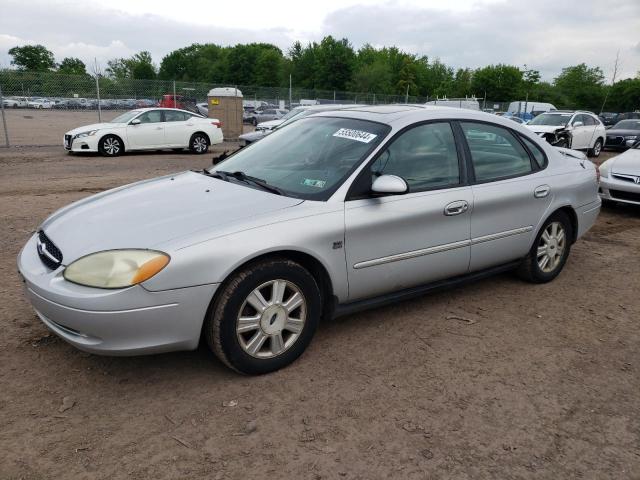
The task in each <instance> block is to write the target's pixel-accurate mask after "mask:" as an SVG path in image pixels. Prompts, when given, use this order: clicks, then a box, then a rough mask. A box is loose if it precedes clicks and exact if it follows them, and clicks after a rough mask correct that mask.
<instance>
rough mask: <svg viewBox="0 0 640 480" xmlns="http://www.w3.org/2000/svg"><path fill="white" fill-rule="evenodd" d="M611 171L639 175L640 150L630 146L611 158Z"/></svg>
mask: <svg viewBox="0 0 640 480" xmlns="http://www.w3.org/2000/svg"><path fill="white" fill-rule="evenodd" d="M611 171H612V172H613V173H622V174H626V175H635V176H640V150H638V149H637V148H632V149H630V150H627V151H626V152H624V153H623V154H622V155H618V156H617V157H615V158H614V159H613V165H611Z"/></svg>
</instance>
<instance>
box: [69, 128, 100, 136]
mask: <svg viewBox="0 0 640 480" xmlns="http://www.w3.org/2000/svg"><path fill="white" fill-rule="evenodd" d="M97 131H98V130H89V131H88V132H81V133H76V134H75V135H74V137H73V138H83V137H92V136H93V135H95V134H96V132H97Z"/></svg>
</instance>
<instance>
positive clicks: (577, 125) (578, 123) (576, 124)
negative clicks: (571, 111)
mask: <svg viewBox="0 0 640 480" xmlns="http://www.w3.org/2000/svg"><path fill="white" fill-rule="evenodd" d="M583 125H584V123H582V122H573V126H574V127H582V126H583Z"/></svg>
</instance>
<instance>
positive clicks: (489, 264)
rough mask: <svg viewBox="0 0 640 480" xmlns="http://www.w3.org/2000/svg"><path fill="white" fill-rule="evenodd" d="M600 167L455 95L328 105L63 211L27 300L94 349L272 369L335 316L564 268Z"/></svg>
mask: <svg viewBox="0 0 640 480" xmlns="http://www.w3.org/2000/svg"><path fill="white" fill-rule="evenodd" d="M597 189H598V186H597V179H596V169H595V167H594V165H593V164H592V163H590V162H589V161H588V160H587V159H586V158H585V156H584V155H583V154H581V153H578V152H573V151H570V150H566V149H556V148H554V147H552V146H550V145H549V144H547V143H546V142H545V141H543V140H541V139H539V138H538V137H537V136H536V135H535V134H534V133H533V132H531V131H530V130H528V129H526V128H524V127H521V126H520V125H518V124H516V123H515V122H512V121H510V120H508V119H506V120H505V119H501V118H499V117H496V116H494V115H489V114H486V113H481V112H474V111H470V110H460V109H449V108H446V107H438V106H430V107H423V106H415V107H414V106H398V105H388V106H375V107H355V108H352V109H343V110H340V111H332V112H322V113H317V114H314V115H311V116H308V117H307V118H304V119H302V120H299V121H297V122H294V123H292V124H291V125H289V126H288V127H287V128H286V129H282V130H278V131H276V132H274V133H273V134H271V135H269V136H268V137H265V138H264V139H263V140H261V141H260V142H256V143H255V144H252V145H250V146H248V147H246V148H244V149H242V150H240V151H239V152H237V153H236V154H234V155H232V156H230V157H228V158H227V159H226V160H224V161H223V162H221V163H219V164H217V165H215V167H213V168H210V169H206V170H203V171H187V172H182V173H178V174H175V175H170V176H166V177H161V178H156V179H151V180H146V181H142V182H138V183H135V184H132V185H127V186H124V187H121V188H117V189H114V190H110V191H106V192H103V193H100V194H98V195H94V196H92V197H89V198H86V199H84V200H80V201H78V202H76V203H74V204H71V205H69V206H67V207H65V208H63V209H61V210H59V211H57V212H56V213H54V214H53V215H51V216H50V217H49V218H48V219H47V220H45V222H44V223H43V224H42V225H41V226H40V227H39V228H38V230H37V231H36V232H35V233H34V235H33V236H32V237H31V238H30V239H29V240H28V241H27V243H26V245H25V247H24V248H23V250H22V251H21V252H20V255H19V258H18V268H19V271H20V273H21V274H22V276H23V277H24V281H25V290H26V295H27V297H28V299H29V301H30V302H31V303H32V305H33V307H34V308H35V310H36V313H37V314H38V316H39V317H40V319H41V320H42V322H44V323H45V325H46V326H47V327H48V328H50V329H51V330H52V331H53V332H55V333H56V334H57V335H59V336H60V337H62V338H63V339H65V340H66V341H67V342H69V343H71V344H72V345H75V346H76V347H78V348H80V349H82V350H86V351H88V352H93V353H99V354H109V355H131V354H142V353H154V352H166V351H172V350H189V349H195V348H196V346H197V345H198V343H199V341H200V339H201V338H204V339H206V342H207V343H208V345H209V347H210V348H211V350H212V351H213V352H214V353H215V354H216V355H217V356H218V358H219V359H220V360H221V361H223V362H224V363H225V364H227V365H228V366H229V367H231V368H233V369H235V370H237V371H239V372H243V373H246V374H260V373H266V372H270V371H273V370H276V369H279V368H281V367H284V366H285V365H287V364H289V363H291V362H292V361H294V360H295V359H296V358H297V357H298V356H300V355H301V354H302V352H303V351H304V350H305V348H306V347H307V345H308V344H309V342H310V341H311V339H312V337H313V335H314V333H315V331H316V328H317V326H318V323H319V322H320V320H321V319H322V318H328V317H332V316H339V315H344V314H347V313H350V312H353V311H356V310H360V309H364V308H370V307H373V306H376V305H380V304H382V303H385V302H389V301H392V300H400V299H404V298H408V297H410V296H413V295H418V294H422V293H425V292H427V291H429V290H431V289H433V288H435V287H442V286H443V285H450V284H454V283H458V282H461V281H465V280H469V279H473V278H478V277H480V276H483V275H489V274H492V273H496V272H501V271H505V270H511V269H514V270H516V271H517V272H518V274H519V275H520V276H521V277H522V278H523V279H526V280H527V281H530V282H536V283H541V282H548V281H551V280H553V279H554V278H555V277H556V276H557V275H558V274H559V273H560V271H561V270H562V268H563V266H564V264H565V262H566V261H567V259H568V257H569V251H570V248H571V245H572V244H573V243H574V242H575V241H576V240H577V239H578V238H579V237H580V236H581V235H583V234H584V233H585V232H586V231H587V230H588V229H589V228H590V227H591V226H592V225H593V223H594V222H595V220H596V217H597V215H598V212H599V210H600V199H599V197H598V194H597Z"/></svg>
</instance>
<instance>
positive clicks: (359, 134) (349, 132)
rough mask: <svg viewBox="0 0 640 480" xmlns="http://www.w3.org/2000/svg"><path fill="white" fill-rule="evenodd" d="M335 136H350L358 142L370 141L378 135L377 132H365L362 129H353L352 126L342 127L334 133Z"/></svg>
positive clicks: (349, 137)
mask: <svg viewBox="0 0 640 480" xmlns="http://www.w3.org/2000/svg"><path fill="white" fill-rule="evenodd" d="M333 136H334V137H339V138H348V139H349V140H355V141H357V142H362V143H369V142H370V141H371V140H373V139H374V138H376V137H377V135H376V134H375V133H369V132H364V131H362V130H353V129H351V128H341V129H340V130H338V131H337V132H336V133H334V134H333Z"/></svg>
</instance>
